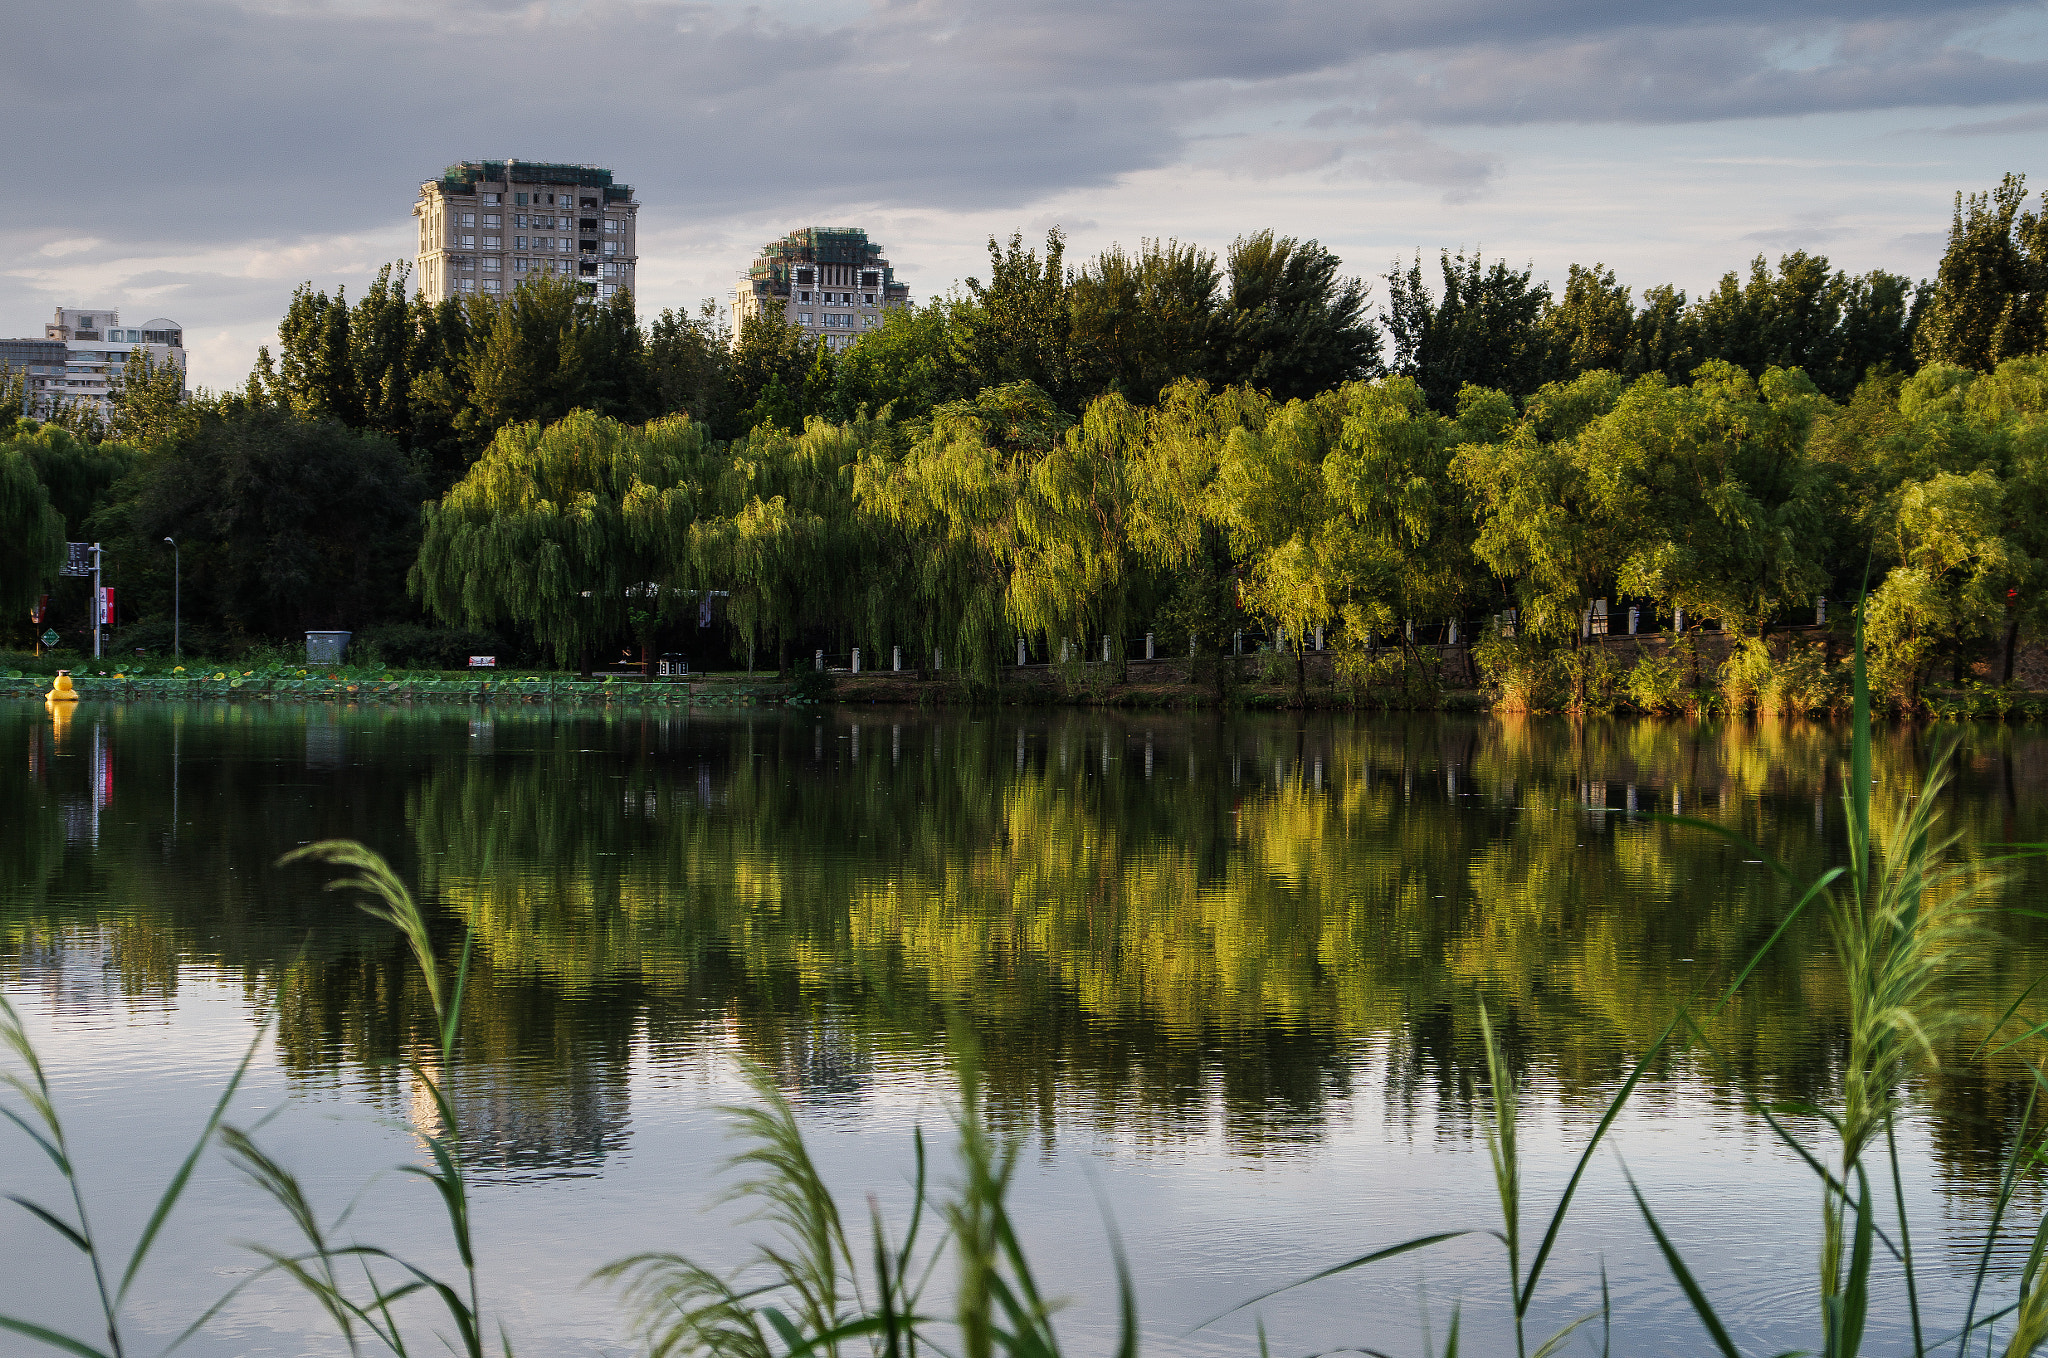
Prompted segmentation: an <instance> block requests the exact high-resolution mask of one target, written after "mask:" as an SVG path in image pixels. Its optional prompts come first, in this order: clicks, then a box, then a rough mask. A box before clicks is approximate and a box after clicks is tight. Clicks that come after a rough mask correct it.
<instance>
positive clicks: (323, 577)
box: [105, 409, 423, 637]
mask: <svg viewBox="0 0 2048 1358" xmlns="http://www.w3.org/2000/svg"><path fill="white" fill-rule="evenodd" d="M422 489H423V488H422V486H421V483H420V481H419V479H418V477H417V476H416V475H415V474H414V472H413V469H412V467H411V465H410V464H409V462H408V461H407V460H406V458H405V456H404V454H402V453H401V452H399V450H398V448H397V447H396V446H395V445H394V444H393V443H391V441H390V440H388V439H386V438H384V437H383V436H382V435H379V434H374V433H365V432H360V431H356V430H352V429H349V428H347V427H346V426H344V425H342V424H341V423H340V422H339V421H336V420H329V419H307V418H304V417H302V416H299V415H296V414H293V413H292V412H290V411H288V410H278V409H249V410H243V411H239V412H236V413H233V414H230V415H220V414H212V413H209V414H207V415H205V416H203V417H202V418H201V419H200V420H199V422H198V423H197V425H196V426H195V427H194V428H193V429H192V431H191V432H189V433H186V434H183V435H181V436H179V437H178V438H176V439H175V440H173V441H172V442H171V443H169V444H167V445H165V446H164V447H163V448H162V449H160V450H158V451H156V452H153V453H151V454H150V455H148V456H147V457H146V458H144V459H143V460H142V461H141V462H140V463H139V464H138V466H137V468H136V471H135V473H134V474H133V475H132V476H131V477H129V478H128V479H127V480H126V481H125V482H123V483H122V485H121V487H120V490H119V492H118V494H117V499H116V502H115V503H114V504H113V505H112V506H110V507H109V509H108V510H107V511H105V513H106V514H107V515H108V527H109V528H110V529H111V530H113V531H111V532H110V533H109V536H117V537H119V538H120V539H121V540H122V541H123V542H124V543H125V544H126V545H125V547H124V552H125V554H126V555H127V556H129V557H130V558H131V559H133V560H136V561H138V562H140V561H146V560H149V559H152V558H153V557H155V556H156V555H158V551H157V550H156V548H155V544H157V543H158V542H160V541H161V540H162V539H163V538H164V537H166V536H170V537H175V538H176V539H177V540H178V543H179V546H180V548H181V549H182V557H183V588H184V593H185V599H186V606H187V608H188V610H190V612H191V613H193V614H194V615H195V616H198V617H212V618H216V619H219V620H220V621H221V622H222V623H224V624H225V625H226V626H227V627H229V628H230V629H231V630H234V631H237V632H240V633H243V634H245V635H251V636H273V637H274V636H289V635H291V634H293V633H296V632H299V631H302V630H304V629H305V628H309V627H312V628H333V627H340V628H351V629H353V628H358V627H361V626H363V625H364V624H366V623H368V622H371V621H373V620H376V619H378V618H382V617H388V616H390V615H392V614H393V613H395V612H402V611H404V609H403V604H402V600H403V598H404V592H403V591H404V580H405V570H406V567H407V565H408V563H409V562H410V561H411V559H412V555H413V549H414V545H415V543H416V542H417V541H418V536H417V534H418V529H417V522H418V517H417V516H418V510H417V506H418V504H419V499H420V496H421V494H422Z"/></svg>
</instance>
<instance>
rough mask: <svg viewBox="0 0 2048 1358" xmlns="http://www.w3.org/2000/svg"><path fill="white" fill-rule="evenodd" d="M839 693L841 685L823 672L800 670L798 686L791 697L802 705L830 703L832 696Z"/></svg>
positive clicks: (797, 679)
mask: <svg viewBox="0 0 2048 1358" xmlns="http://www.w3.org/2000/svg"><path fill="white" fill-rule="evenodd" d="M838 691H839V685H837V684H836V683H834V682H833V681H832V676H831V675H829V674H827V673H825V671H823V670H798V671H797V676H796V686H795V687H794V688H792V689H791V690H790V694H789V696H790V697H791V698H793V699H795V700H796V701H797V702H800V703H823V702H830V701H831V700H832V695H833V694H834V693H837V692H838Z"/></svg>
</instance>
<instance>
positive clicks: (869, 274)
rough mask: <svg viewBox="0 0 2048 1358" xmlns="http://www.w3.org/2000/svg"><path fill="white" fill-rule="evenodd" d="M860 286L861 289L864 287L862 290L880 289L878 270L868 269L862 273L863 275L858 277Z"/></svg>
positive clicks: (880, 282) (880, 276)
mask: <svg viewBox="0 0 2048 1358" xmlns="http://www.w3.org/2000/svg"><path fill="white" fill-rule="evenodd" d="M860 285H861V286H862V287H864V288H879V287H881V286H882V275H881V271H880V270H877V269H869V270H867V271H865V272H864V273H862V274H861V276H860Z"/></svg>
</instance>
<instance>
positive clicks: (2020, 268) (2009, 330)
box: [1914, 174, 2048, 372]
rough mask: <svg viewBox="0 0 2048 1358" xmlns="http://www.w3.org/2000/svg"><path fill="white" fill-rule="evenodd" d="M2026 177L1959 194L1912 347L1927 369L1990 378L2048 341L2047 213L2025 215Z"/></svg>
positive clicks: (2007, 177) (2010, 176) (2038, 349)
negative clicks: (1945, 367)
mask: <svg viewBox="0 0 2048 1358" xmlns="http://www.w3.org/2000/svg"><path fill="white" fill-rule="evenodd" d="M2026 201H2027V180H2026V176H2025V175H2015V174H2008V175H2007V176H2006V177H2005V178H2004V180H2002V181H2001V182H2000V183H1999V185H1998V187H1997V188H1995V189H1993V190H1991V191H1990V192H1988V193H1973V194H1971V195H1969V196H1968V197H1967V198H1965V197H1964V196H1963V195H1962V194H1960V193H1958V194H1957V195H1956V207H1955V219H1954V220H1953V221H1952V222H1951V223H1950V225H1949V229H1948V249H1947V250H1946V251H1945V252H1944V253H1943V254H1942V257H1941V268H1940V269H1939V271H1938V272H1937V274H1936V288H1935V292H1934V297H1933V299H1932V301H1931V302H1930V303H1929V305H1928V308H1927V315H1926V318H1925V320H1924V321H1923V323H1922V324H1921V327H1920V331H1919V334H1918V336H1917V337H1916V339H1915V342H1914V350H1915V352H1916V353H1917V354H1918V355H1919V356H1920V359H1921V361H1922V362H1923V363H1949V364H1954V365H1955V366H1957V367H1959V368H1974V369H1976V370H1977V371H1978V372H1989V371H1991V370H1992V369H1993V368H1995V367H1997V366H1998V365H1999V364H2000V363H2003V362H2004V361H2006V360H2007V359H2011V358H2019V357H2022V356H2024V355H2028V354H2035V353H2039V352H2040V351H2041V347H2042V344H2043V343H2044V341H2048V317H2044V308H2048V213H2042V212H2027V211H2023V209H2024V207H2025V205H2026Z"/></svg>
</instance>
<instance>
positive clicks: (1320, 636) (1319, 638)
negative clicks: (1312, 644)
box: [1316, 627, 1323, 651]
mask: <svg viewBox="0 0 2048 1358" xmlns="http://www.w3.org/2000/svg"><path fill="white" fill-rule="evenodd" d="M1316 649H1317V650H1319V651H1320V650H1322V649H1323V629H1322V628H1320V627H1318V628H1316Z"/></svg>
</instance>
